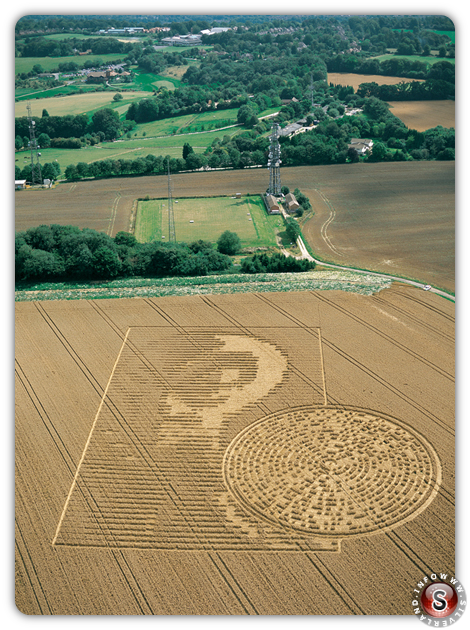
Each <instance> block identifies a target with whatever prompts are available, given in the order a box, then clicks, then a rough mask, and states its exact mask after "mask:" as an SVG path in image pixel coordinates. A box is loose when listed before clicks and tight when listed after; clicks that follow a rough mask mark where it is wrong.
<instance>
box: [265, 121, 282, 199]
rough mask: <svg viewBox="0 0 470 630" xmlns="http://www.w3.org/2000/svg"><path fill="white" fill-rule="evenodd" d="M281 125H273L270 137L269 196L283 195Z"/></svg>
mask: <svg viewBox="0 0 470 630" xmlns="http://www.w3.org/2000/svg"><path fill="white" fill-rule="evenodd" d="M278 137H279V125H278V124H277V123H273V130H272V132H271V135H270V137H269V139H270V142H271V144H270V145H269V157H268V168H269V188H268V195H280V194H281V147H280V146H279V140H278Z"/></svg>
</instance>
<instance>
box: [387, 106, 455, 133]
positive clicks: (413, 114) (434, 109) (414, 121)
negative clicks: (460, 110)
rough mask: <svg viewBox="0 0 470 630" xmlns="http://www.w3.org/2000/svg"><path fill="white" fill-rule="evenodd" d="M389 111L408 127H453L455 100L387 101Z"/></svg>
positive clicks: (424, 128)
mask: <svg viewBox="0 0 470 630" xmlns="http://www.w3.org/2000/svg"><path fill="white" fill-rule="evenodd" d="M388 104H389V105H390V107H391V109H390V111H391V112H392V114H393V115H394V116H397V118H399V119H400V120H401V121H403V122H404V123H405V125H406V126H407V127H408V128H409V129H416V130H417V131H426V129H432V128H433V127H437V126H438V125H441V127H447V128H451V127H454V128H455V101H449V100H447V101H389V103H388Z"/></svg>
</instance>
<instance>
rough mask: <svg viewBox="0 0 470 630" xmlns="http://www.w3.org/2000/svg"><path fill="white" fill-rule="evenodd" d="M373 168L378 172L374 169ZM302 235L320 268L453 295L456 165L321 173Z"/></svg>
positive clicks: (354, 167) (356, 167) (308, 189)
mask: <svg viewBox="0 0 470 630" xmlns="http://www.w3.org/2000/svg"><path fill="white" fill-rule="evenodd" d="M371 166H373V168H371ZM300 188H301V190H302V191H303V192H304V193H305V194H306V195H307V196H308V197H309V198H310V202H311V204H312V206H313V210H314V211H315V215H314V216H313V217H312V218H311V219H309V220H308V221H307V222H306V223H305V224H304V225H303V227H302V232H303V235H304V237H305V240H306V241H307V242H308V243H309V245H310V247H311V248H312V250H313V251H314V252H315V254H317V255H318V256H319V257H320V258H321V259H322V260H324V261H327V262H333V263H338V264H340V265H347V266H348V265H352V266H355V267H359V268H362V269H370V270H374V271H380V272H383V273H389V274H391V275H395V276H401V277H407V278H412V279H416V280H420V281H422V282H426V283H429V284H432V285H435V286H438V287H441V288H443V289H446V290H448V291H455V163H454V162H413V163H411V164H410V163H408V162H406V163H405V162H402V163H399V164H389V163H380V164H374V165H371V164H348V165H344V166H324V167H316V168H315V180H312V179H311V180H309V184H307V180H305V183H304V184H303V187H300Z"/></svg>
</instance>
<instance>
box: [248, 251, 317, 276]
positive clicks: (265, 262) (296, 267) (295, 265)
mask: <svg viewBox="0 0 470 630" xmlns="http://www.w3.org/2000/svg"><path fill="white" fill-rule="evenodd" d="M311 269H315V263H314V262H313V261H310V260H306V259H304V258H294V257H293V256H284V255H283V254H279V253H275V254H271V255H268V254H265V253H263V254H254V255H253V256H250V257H248V258H245V259H243V260H242V263H241V271H242V273H288V272H290V273H292V272H301V271H310V270H311Z"/></svg>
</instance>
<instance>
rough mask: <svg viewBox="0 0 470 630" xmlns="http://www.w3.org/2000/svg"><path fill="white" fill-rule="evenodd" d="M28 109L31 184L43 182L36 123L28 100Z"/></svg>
mask: <svg viewBox="0 0 470 630" xmlns="http://www.w3.org/2000/svg"><path fill="white" fill-rule="evenodd" d="M26 109H27V110H28V123H29V147H30V149H31V184H32V185H33V186H34V184H39V185H41V184H42V178H41V165H40V164H39V153H38V148H39V147H38V143H37V140H36V133H35V126H36V123H35V121H34V120H33V116H32V114H31V103H30V102H29V101H28V103H27V106H26Z"/></svg>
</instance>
